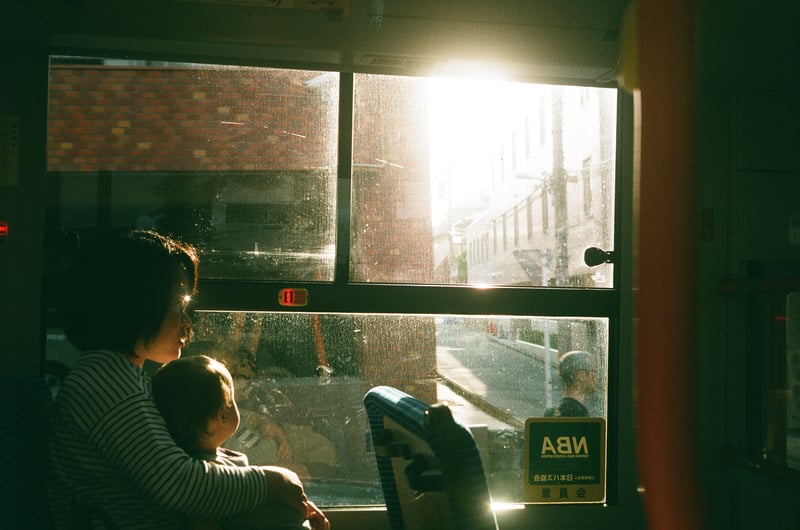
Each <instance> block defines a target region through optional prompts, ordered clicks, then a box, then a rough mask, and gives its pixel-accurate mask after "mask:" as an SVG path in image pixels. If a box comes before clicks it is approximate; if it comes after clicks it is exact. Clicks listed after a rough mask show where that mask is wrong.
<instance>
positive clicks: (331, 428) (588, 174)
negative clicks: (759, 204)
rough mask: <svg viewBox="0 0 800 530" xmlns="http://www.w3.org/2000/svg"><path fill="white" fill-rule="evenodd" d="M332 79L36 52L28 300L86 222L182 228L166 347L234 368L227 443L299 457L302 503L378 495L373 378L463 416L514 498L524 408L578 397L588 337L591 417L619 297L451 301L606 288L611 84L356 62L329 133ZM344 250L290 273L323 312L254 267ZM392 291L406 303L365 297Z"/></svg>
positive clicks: (601, 400) (260, 453) (535, 410)
mask: <svg viewBox="0 0 800 530" xmlns="http://www.w3.org/2000/svg"><path fill="white" fill-rule="evenodd" d="M342 75H343V76H345V75H349V74H342ZM339 78H340V75H339V74H338V73H328V72H313V71H304V70H285V69H271V68H245V67H225V66H215V65H199V64H185V63H163V62H159V63H151V62H143V61H111V60H104V59H87V58H64V57H57V58H53V60H52V64H51V68H50V87H49V88H50V92H49V122H48V147H47V153H48V162H47V164H48V176H47V178H48V183H47V194H48V196H47V200H48V207H47V219H46V222H47V228H48V234H47V236H48V237H47V239H46V241H45V250H46V258H47V270H46V278H45V283H46V285H45V298H48V297H52V296H55V294H54V290H55V285H57V284H58V282H57V281H54V282H53V284H52V285H51V284H48V281H49V280H50V279H52V278H57V277H58V275H59V273H60V272H61V271H62V270H63V267H64V266H65V265H66V263H67V262H68V261H69V259H70V257H71V254H72V252H73V251H74V250H75V249H76V248H77V247H78V245H79V242H83V241H85V240H86V239H90V238H91V237H93V236H94V235H95V234H97V233H101V232H104V231H107V230H109V229H115V228H133V227H143V228H154V229H157V230H159V231H161V232H165V233H169V234H172V235H174V236H177V237H178V238H181V239H184V240H186V241H187V242H189V243H191V244H193V245H195V246H197V247H198V248H199V250H200V253H201V265H200V274H201V292H200V296H199V297H198V302H199V303H201V304H202V303H205V304H207V305H205V306H202V305H201V306H200V308H199V309H200V310H199V311H198V312H197V313H196V314H195V316H194V317H193V318H194V325H195V331H196V337H195V340H194V341H193V343H192V344H190V345H189V347H187V348H186V349H185V350H184V354H185V355H197V354H207V355H212V356H214V357H218V358H220V359H222V360H225V362H226V363H227V364H228V366H229V367H230V368H231V370H233V371H234V372H235V374H236V375H237V389H236V390H237V397H238V400H239V402H240V403H239V404H240V406H241V408H242V410H243V411H244V413H243V428H242V429H241V430H240V432H238V433H237V435H235V436H234V437H233V438H232V439H231V441H230V444H227V445H230V446H231V448H234V449H241V450H243V451H244V452H246V453H248V455H250V459H251V461H253V462H254V463H258V464H267V463H277V464H280V465H286V466H288V467H291V468H292V469H295V470H296V471H297V472H298V473H299V474H300V475H301V477H303V479H304V481H305V482H306V484H307V485H308V490H309V496H310V497H311V498H313V499H314V500H315V501H317V502H318V503H319V504H320V505H324V506H332V505H355V504H363V505H373V504H381V503H382V502H383V494H382V492H381V490H380V485H379V481H378V475H377V470H376V468H375V458H374V454H373V452H372V448H371V439H370V437H369V433H368V424H367V419H366V412H365V410H364V407H363V403H362V401H361V400H362V398H363V396H364V394H365V393H366V391H367V390H368V389H369V388H371V387H373V386H376V385H390V386H394V387H397V388H399V389H401V390H403V391H405V392H407V393H409V394H411V395H414V396H415V397H418V398H420V399H422V400H423V401H427V402H430V403H434V402H437V401H447V402H448V403H449V404H450V405H451V408H452V410H453V412H454V414H455V416H456V419H458V420H460V421H462V422H463V423H465V424H467V425H469V426H470V427H471V428H472V430H473V433H474V434H475V438H476V440H477V441H478V444H479V446H480V449H481V454H482V457H483V460H484V465H485V468H486V470H487V476H488V479H489V482H490V489H491V491H492V495H493V497H494V499H495V500H497V501H508V502H521V501H522V500H523V482H524V477H523V474H524V469H523V461H524V457H523V452H524V451H523V449H524V447H523V445H524V425H525V421H526V419H528V418H535V417H541V416H543V415H544V414H545V412H546V411H550V410H552V409H553V408H554V407H557V406H558V405H559V403H560V401H561V400H562V398H564V397H569V396H573V397H574V396H576V394H575V393H574V389H570V388H567V385H566V383H565V381H564V380H563V379H562V377H561V373H560V368H561V366H560V363H559V360H560V359H561V358H562V356H563V355H564V354H565V353H567V352H570V351H573V350H581V351H585V352H588V353H589V354H591V359H592V361H591V367H592V368H591V370H588V369H584V370H583V371H584V375H583V376H582V377H588V378H587V379H583V380H584V381H588V382H587V383H585V384H584V386H583V387H582V391H581V392H580V394H581V395H580V396H578V397H579V398H580V401H582V402H583V403H582V405H583V406H585V407H586V410H585V414H586V415H588V416H591V417H596V418H604V419H606V418H607V410H608V403H607V401H608V396H609V387H608V381H607V376H606V374H607V372H608V370H607V366H608V359H609V351H610V346H609V322H610V319H611V318H613V315H611V314H608V313H609V312H612V311H613V308H612V305H603V304H607V303H608V302H607V301H608V300H609V299H610V298H612V297H613V295H614V294H615V293H614V292H613V291H610V290H602V291H594V292H591V293H588V292H580V291H578V290H577V289H571V290H567V289H548V290H543V289H536V290H534V289H528V290H525V289H490V291H492V296H493V298H492V300H493V304H495V305H494V306H493V307H494V308H495V309H492V308H489V309H487V308H485V307H483V306H482V307H481V308H477V309H476V308H474V307H468V308H465V307H459V306H457V303H455V302H452V300H465V298H464V297H463V296H459V295H463V293H465V292H470V293H472V292H482V291H478V290H477V289H476V287H478V286H481V287H483V286H487V285H490V286H521V287H524V286H531V287H573V288H592V287H601V288H611V287H613V283H612V278H613V269H612V265H611V264H604V263H601V264H599V265H597V266H593V267H589V266H588V265H587V264H586V263H585V262H584V252H585V250H586V249H587V248H589V247H598V248H601V249H604V250H611V249H613V241H614V231H613V228H614V168H615V154H614V153H615V145H614V144H615V134H616V131H615V123H616V107H615V97H616V94H615V91H613V90H610V89H597V88H582V87H553V86H543V85H531V84H521V83H496V82H488V81H476V80H472V81H469V82H467V81H459V80H455V79H437V78H430V79H425V78H409V77H394V76H376V75H360V74H356V75H354V76H353V85H352V87H353V91H352V92H353V93H352V96H353V107H352V113H353V115H352V118H353V128H352V130H342V131H340V130H339V118H338V116H339V113H340V112H342V113H343V114H344V113H346V112H350V109H347V108H344V109H339V106H340V102H339V90H340V79H339ZM348 84H349V83H344V84H343V86H342V93H343V95H344V96H345V97H343V98H342V99H343V101H348V92H349V89H348V88H347V86H348ZM339 136H341V137H342V138H343V139H344V140H345V142H343V145H346V144H347V143H350V142H351V144H352V159H351V160H350V161H349V162H350V163H349V164H348V163H346V162H347V161H341V162H342V163H340V161H339V160H338V159H337V157H338V155H337V152H338V149H339V148H338V145H337V138H338V137H339ZM339 167H350V168H352V171H351V173H350V174H349V175H348V174H343V175H338V174H337V168H339ZM337 179H338V184H337ZM337 186H342V187H341V188H340V189H338V190H337ZM347 186H349V189H347V188H346V187H347ZM348 191H349V195H348V193H345V192H348ZM337 197H338V198H339V199H342V198H343V197H344V199H343V200H345V201H347V204H337V203H336V200H337ZM337 227H339V228H343V229H342V230H341V233H338V234H337ZM337 238H338V239H339V240H340V241H345V243H343V244H342V247H340V248H339V249H337V248H336V242H337ZM348 238H349V239H348ZM342 249H344V251H342ZM337 259H338V260H340V261H341V262H336V260H337ZM343 269H347V274H344V275H342V277H339V276H337V278H336V282H335V284H334V285H319V284H317V285H316V286H315V287H319V288H323V290H322V291H316V290H314V289H310V290H309V291H306V292H308V293H311V294H310V299H311V300H313V301H315V302H316V301H317V299H318V297H327V299H326V300H325V307H330V306H335V307H333V309H326V308H325V307H323V308H320V307H316V308H313V307H305V308H303V309H300V310H298V309H297V308H293V309H292V310H291V311H279V309H280V307H278V300H277V298H278V297H277V296H273V294H274V293H272V292H269V289H268V288H271V287H273V286H274V285H273V284H267V283H259V284H254V283H253V282H251V280H272V281H280V282H334V270H343ZM207 280H222V281H214V282H208V281H207ZM340 280H341V281H340ZM347 280H349V282H350V283H348V281H347ZM368 283H391V284H396V285H392V286H379V285H365V284H368ZM356 284H358V285H356ZM420 284H423V285H420ZM443 284H450V285H449V286H448V287H438V285H443ZM211 285H214V286H215V287H216V288H217V289H216V290H215V289H212V288H211ZM433 285H437V287H432V286H433ZM48 287H49V288H48ZM203 287H207V289H206V290H205V291H204V290H203ZM305 287H312V286H309V285H306V286H305ZM324 289H328V290H324ZM381 289H384V290H381ZM387 290H388V291H387ZM223 291H224V295H220V293H221V292H223ZM276 291H277V287H276ZM389 291H391V293H392V294H390V295H389V296H392V297H396V298H397V299H398V300H403V301H404V305H402V307H401V308H399V309H398V308H393V307H392V308H388V309H387V308H377V309H376V307H375V304H376V303H378V299H379V298H380V297H382V296H385V293H386V292H389ZM432 291H437V292H436V293H432ZM209 292H211V294H210V295H208V297H207V298H206V296H207V294H208V293H209ZM322 293H325V294H322ZM420 293H423V294H420ZM528 293H531V294H532V296H533V298H528ZM587 294H588V295H591V296H588V297H586V298H584V296H585V295H587ZM520 295H522V297H523V298H520ZM215 296H216V298H215ZM576 297H577V298H578V299H580V300H584V299H586V300H589V305H591V306H592V307H585V308H584V307H583V306H581V305H577V306H576V305H575V300H576ZM470 299H472V298H470ZM512 299H513V300H512ZM566 299H569V300H567V302H565V303H568V304H572V305H568V306H567V307H572V308H575V307H577V308H578V309H577V310H573V309H568V310H567V311H564V309H563V307H562V302H564V301H565V300H566ZM509 300H510V301H511V303H509V304H506V302H507V301H509ZM304 301H308V300H306V299H305V298H304ZM407 301H410V302H407ZM406 302H407V303H406ZM434 302H435V304H434ZM45 303H46V304H48V303H49V298H48V300H46V302H45ZM408 304H410V305H411V306H413V307H408V308H407V305H408ZM529 304H530V305H529ZM595 304H597V306H596V305H595ZM434 305H435V309H432V307H433V306H434ZM512 305H513V306H514V307H511V306H512ZM601 305H602V307H601V308H598V307H599V306H601ZM421 306H424V307H421ZM520 306H521V307H522V309H520ZM48 307H49V306H48ZM532 307H533V308H535V309H531V308H532ZM613 307H616V306H613ZM243 308H246V309H248V311H246V312H245V311H240V310H241V309H243ZM496 308H499V309H496ZM542 308H544V309H542ZM209 309H214V310H213V311H211V310H209ZM233 309H237V310H238V311H233ZM584 310H585V311H584ZM526 311H530V312H531V313H534V314H526ZM432 312H437V313H438V314H431V313H432ZM479 312H489V313H493V314H491V315H489V314H486V315H480V314H479ZM400 313H403V314H400ZM543 313H546V314H543ZM503 314H513V315H515V316H502V315H503ZM550 315H558V317H555V316H550ZM578 315H590V316H591V317H593V318H588V317H579V316H578ZM48 317H49V318H48V336H47V352H46V354H47V358H48V360H49V361H51V362H52V363H61V364H63V365H66V366H70V365H71V364H72V363H73V362H74V361H75V358H76V355H77V352H76V351H75V350H74V349H73V348H72V347H71V346H70V345H69V343H68V341H67V340H66V338H65V337H64V334H63V332H62V330H61V329H60V326H59V322H58V316H57V315H56V314H55V313H51V314H49V315H48ZM151 368H152V367H151ZM587 370H588V372H589V373H588V374H587V373H586V372H587ZM589 376H590V377H589ZM548 413H549V412H548ZM248 429H249V431H248Z"/></svg>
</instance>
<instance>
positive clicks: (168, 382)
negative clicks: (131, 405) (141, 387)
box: [152, 355, 239, 452]
mask: <svg viewBox="0 0 800 530" xmlns="http://www.w3.org/2000/svg"><path fill="white" fill-rule="evenodd" d="M152 384H153V400H154V401H155V403H156V406H157V407H158V410H159V411H160V412H161V415H162V416H163V417H164V421H165V422H166V424H167V429H169V432H170V434H172V437H173V439H174V440H175V443H176V444H177V445H179V446H181V447H182V448H184V449H185V450H186V451H206V452H211V451H215V450H216V448H217V447H219V446H220V445H222V443H224V442H225V440H227V439H228V438H229V437H230V436H231V435H232V434H233V433H234V432H236V429H237V428H238V427H239V410H238V408H237V407H236V401H235V398H234V389H233V378H232V377H231V374H230V372H229V371H228V369H227V368H226V367H225V365H224V364H222V363H221V362H219V361H217V360H215V359H212V358H211V357H208V356H205V355H196V356H191V357H183V358H180V359H176V360H174V361H172V362H169V363H167V364H165V365H163V366H162V367H161V368H159V369H158V370H157V371H156V373H155V374H153V379H152Z"/></svg>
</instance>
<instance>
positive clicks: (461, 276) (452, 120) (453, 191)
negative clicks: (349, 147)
mask: <svg viewBox="0 0 800 530" xmlns="http://www.w3.org/2000/svg"><path fill="white" fill-rule="evenodd" d="M354 85H355V88H354V116H353V121H354V127H353V170H352V181H353V184H352V185H353V195H352V197H353V198H352V200H353V208H352V212H353V213H352V225H351V247H352V248H351V254H350V257H351V268H350V279H351V280H352V281H356V282H386V283H435V284H488V285H527V286H557V287H611V286H612V279H613V278H612V276H613V272H612V270H611V267H612V266H611V265H610V264H601V265H600V266H597V267H593V268H590V267H589V266H588V265H587V264H586V263H585V262H584V252H585V250H586V249H587V248H589V247H599V248H602V249H612V248H613V241H614V223H613V219H614V213H613V212H614V172H615V135H616V94H615V91H614V90H611V89H602V88H586V87H556V86H546V85H533V84H523V83H510V82H496V81H479V80H463V79H461V80H459V79H449V78H448V79H445V78H408V77H392V76H378V75H356V76H355V79H354Z"/></svg>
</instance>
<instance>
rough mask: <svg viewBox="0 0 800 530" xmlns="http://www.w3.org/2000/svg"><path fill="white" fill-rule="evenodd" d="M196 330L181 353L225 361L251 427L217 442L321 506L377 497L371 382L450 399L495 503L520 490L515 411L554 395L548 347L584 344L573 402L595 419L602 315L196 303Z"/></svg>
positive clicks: (521, 417)
mask: <svg viewBox="0 0 800 530" xmlns="http://www.w3.org/2000/svg"><path fill="white" fill-rule="evenodd" d="M195 333H196V337H195V340H194V341H193V343H192V344H191V345H190V346H189V347H187V348H186V349H185V350H184V355H197V354H203V355H209V356H212V357H215V358H217V359H221V360H224V361H225V363H226V364H227V366H228V367H229V368H230V369H231V371H232V373H233V374H234V377H235V380H236V388H237V401H238V404H239V408H240V409H241V411H242V412H241V413H242V418H243V423H244V424H245V427H248V426H249V428H245V429H242V430H240V432H239V433H238V435H237V436H234V437H233V439H231V440H229V442H228V443H227V444H226V445H227V446H228V447H229V448H231V449H235V450H240V451H242V452H245V453H248V454H249V455H250V458H251V461H253V462H254V463H259V464H276V463H280V464H283V465H286V466H287V467H290V468H291V469H293V470H294V471H296V472H297V473H299V474H300V475H301V476H304V477H306V487H307V489H308V491H309V495H311V496H312V498H314V499H317V500H318V501H319V502H320V503H322V504H325V505H328V506H331V505H354V504H358V505H362V504H376V503H381V502H382V496H381V492H380V483H379V481H378V474H377V469H376V468H375V458H374V454H373V453H372V448H371V443H370V441H369V440H370V439H369V436H368V433H367V431H366V429H367V418H366V411H365V410H364V407H363V404H362V401H361V400H362V398H363V396H364V394H365V393H366V391H367V390H368V389H370V388H372V387H374V386H377V385H389V386H393V387H395V388H399V389H401V390H404V391H405V392H407V393H409V394H412V395H414V396H415V397H418V398H419V399H421V400H423V401H426V402H428V403H435V402H440V401H446V402H448V404H449V405H450V407H451V410H452V411H453V415H454V417H455V419H456V420H457V421H460V422H461V423H463V424H464V425H467V426H468V427H470V428H471V429H472V430H473V434H474V436H475V438H476V441H477V442H478V445H479V449H480V451H481V454H482V458H483V461H484V466H485V468H486V473H487V477H488V480H489V487H490V490H491V491H492V495H493V498H494V499H495V500H497V501H501V502H521V501H522V499H523V496H522V495H523V490H522V484H523V441H524V439H523V427H524V425H525V420H526V419H527V418H530V417H540V416H542V415H543V414H544V413H545V411H546V410H547V409H548V408H551V407H553V406H555V405H556V404H557V403H558V401H559V400H560V398H561V397H562V395H563V394H564V391H565V385H564V382H563V380H562V379H561V377H559V370H558V359H559V351H563V350H564V349H573V350H574V349H579V350H585V351H588V352H593V354H594V355H595V357H596V359H597V384H596V388H595V389H594V391H593V392H591V393H590V394H589V395H588V399H587V400H586V403H585V404H586V406H587V408H588V410H589V415H590V416H591V417H596V418H606V417H607V413H606V410H607V408H606V407H607V405H606V399H607V393H606V390H605V389H606V387H607V383H606V381H605V379H606V373H607V371H606V368H605V367H606V359H607V351H608V322H607V320H605V319H550V318H541V317H530V318H529V317H514V318H511V317H506V318H498V317H491V316H458V315H443V316H442V315H438V316H431V315H378V314H335V315H330V314H315V313H271V312H267V313H262V312H247V313H243V312H223V311H201V312H198V313H197V314H196V315H195ZM281 451H283V452H281ZM279 454H282V455H283V456H282V457H279Z"/></svg>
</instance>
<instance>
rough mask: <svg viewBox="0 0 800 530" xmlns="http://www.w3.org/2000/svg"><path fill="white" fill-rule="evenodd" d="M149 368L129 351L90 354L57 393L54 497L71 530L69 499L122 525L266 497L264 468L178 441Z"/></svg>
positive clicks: (165, 524) (173, 519) (168, 521)
mask: <svg viewBox="0 0 800 530" xmlns="http://www.w3.org/2000/svg"><path fill="white" fill-rule="evenodd" d="M149 386H150V385H149V379H148V377H147V375H146V374H145V373H144V370H143V369H142V368H140V367H137V366H135V365H134V364H133V363H131V362H130V361H129V360H128V359H127V358H126V357H125V356H124V355H121V354H118V353H114V352H107V351H102V352H87V353H84V354H82V355H81V356H80V358H79V360H78V362H77V363H76V365H75V366H74V367H73V368H72V369H71V370H70V373H69V375H68V376H67V377H66V378H65V380H64V382H63V385H62V387H61V389H60V390H59V393H58V396H57V398H56V401H55V404H54V406H53V411H52V416H51V431H50V461H51V462H50V465H51V470H52V483H53V484H54V487H53V488H51V498H52V504H53V512H54V514H53V516H54V519H56V527H57V528H67V527H68V525H69V521H68V520H64V517H65V516H66V514H65V513H64V510H63V509H59V508H60V507H63V506H66V505H67V502H65V499H66V498H76V497H79V498H82V499H85V500H87V501H89V502H91V503H92V504H93V505H95V506H97V507H98V508H99V509H100V510H101V511H102V512H105V514H107V516H108V517H110V519H111V520H112V521H113V523H114V525H115V526H116V527H117V528H119V529H120V530H127V529H140V528H141V529H145V528H146V529H148V530H151V529H159V528H178V527H180V526H181V524H182V520H183V519H184V518H185V517H187V516H188V517H192V518H212V519H215V518H220V517H225V516H228V515H231V514H234V513H238V512H240V511H242V510H246V509H252V508H254V507H256V506H258V505H259V504H261V503H263V502H264V501H265V500H266V495H267V491H266V490H267V481H266V480H265V475H264V471H263V470H262V469H260V468H258V467H232V466H217V465H210V464H208V463H206V462H204V461H202V460H198V459H194V458H191V457H190V456H189V455H187V454H186V453H185V452H184V451H183V450H182V449H180V448H179V447H178V446H176V445H175V442H174V441H173V440H172V437H171V436H170V434H169V431H167V428H166V426H165V424H164V421H163V419H162V418H161V416H160V415H159V413H158V410H157V409H156V406H155V403H154V402H153V400H152V397H151V395H150V391H149Z"/></svg>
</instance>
